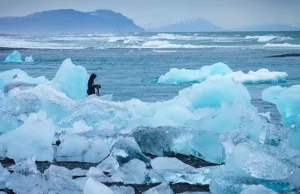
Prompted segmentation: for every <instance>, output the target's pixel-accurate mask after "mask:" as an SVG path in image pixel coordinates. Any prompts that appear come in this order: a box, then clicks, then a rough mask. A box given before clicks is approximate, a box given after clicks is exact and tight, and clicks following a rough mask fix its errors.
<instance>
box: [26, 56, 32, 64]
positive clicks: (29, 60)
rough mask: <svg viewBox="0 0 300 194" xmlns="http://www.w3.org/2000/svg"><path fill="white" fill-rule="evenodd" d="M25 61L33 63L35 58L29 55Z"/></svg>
mask: <svg viewBox="0 0 300 194" xmlns="http://www.w3.org/2000/svg"><path fill="white" fill-rule="evenodd" d="M25 62H26V63H33V62H34V60H33V58H32V56H28V57H25Z"/></svg>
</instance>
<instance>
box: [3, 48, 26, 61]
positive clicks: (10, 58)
mask: <svg viewBox="0 0 300 194" xmlns="http://www.w3.org/2000/svg"><path fill="white" fill-rule="evenodd" d="M4 62H8V63H20V62H22V58H21V53H20V52H18V51H14V52H12V53H11V54H9V55H8V56H7V57H6V58H5V60H4Z"/></svg>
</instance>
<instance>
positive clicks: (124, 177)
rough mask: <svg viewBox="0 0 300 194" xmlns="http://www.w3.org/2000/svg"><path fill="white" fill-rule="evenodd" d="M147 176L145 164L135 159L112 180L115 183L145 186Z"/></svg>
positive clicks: (124, 166)
mask: <svg viewBox="0 0 300 194" xmlns="http://www.w3.org/2000/svg"><path fill="white" fill-rule="evenodd" d="M146 174H147V169H146V165H145V163H144V162H142V161H140V160H138V159H133V160H130V161H129V162H128V163H126V164H124V165H123V166H122V167H121V168H119V169H118V170H117V171H115V172H114V173H113V175H112V176H111V178H112V179H113V180H114V181H115V182H123V183H125V184H143V183H144V182H145V176H146Z"/></svg>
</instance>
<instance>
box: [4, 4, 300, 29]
mask: <svg viewBox="0 0 300 194" xmlns="http://www.w3.org/2000/svg"><path fill="white" fill-rule="evenodd" d="M54 9H75V10H79V11H94V10H97V9H110V10H113V11H116V12H120V13H122V14H123V15H125V16H127V17H129V18H131V19H133V20H134V22H135V23H136V24H137V25H139V26H141V27H144V28H151V27H158V26H162V25H167V24H172V23H176V22H179V21H184V20H189V19H192V18H205V19H207V20H208V21H210V22H212V23H214V24H215V25H217V26H220V27H222V28H225V29H234V28H239V27H245V26H253V25H261V24H274V23H281V24H289V25H295V24H296V23H295V22H298V23H300V0H0V17H4V16H24V15H28V14H31V13H34V12H40V11H45V10H54Z"/></svg>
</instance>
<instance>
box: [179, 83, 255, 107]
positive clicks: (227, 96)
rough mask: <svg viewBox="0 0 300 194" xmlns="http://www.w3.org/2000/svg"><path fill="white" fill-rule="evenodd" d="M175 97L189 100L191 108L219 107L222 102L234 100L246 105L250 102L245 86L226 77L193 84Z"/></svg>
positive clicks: (228, 102)
mask: <svg viewBox="0 0 300 194" xmlns="http://www.w3.org/2000/svg"><path fill="white" fill-rule="evenodd" d="M225 88H226V89H225ZM177 98H185V99H188V100H189V101H190V102H191V104H190V106H189V108H190V109H191V110H196V109H198V108H204V107H212V108H216V107H221V104H222V103H227V104H230V103H233V102H235V101H239V102H241V103H243V104H245V105H247V106H250V104H251V103H250V100H251V96H250V94H249V92H248V90H247V88H246V87H245V86H244V85H243V84H240V83H236V82H234V81H233V80H232V79H228V78H219V79H216V80H207V81H205V82H202V83H201V84H194V85H192V86H191V87H188V88H185V89H183V90H181V91H179V95H178V97H177Z"/></svg>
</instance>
